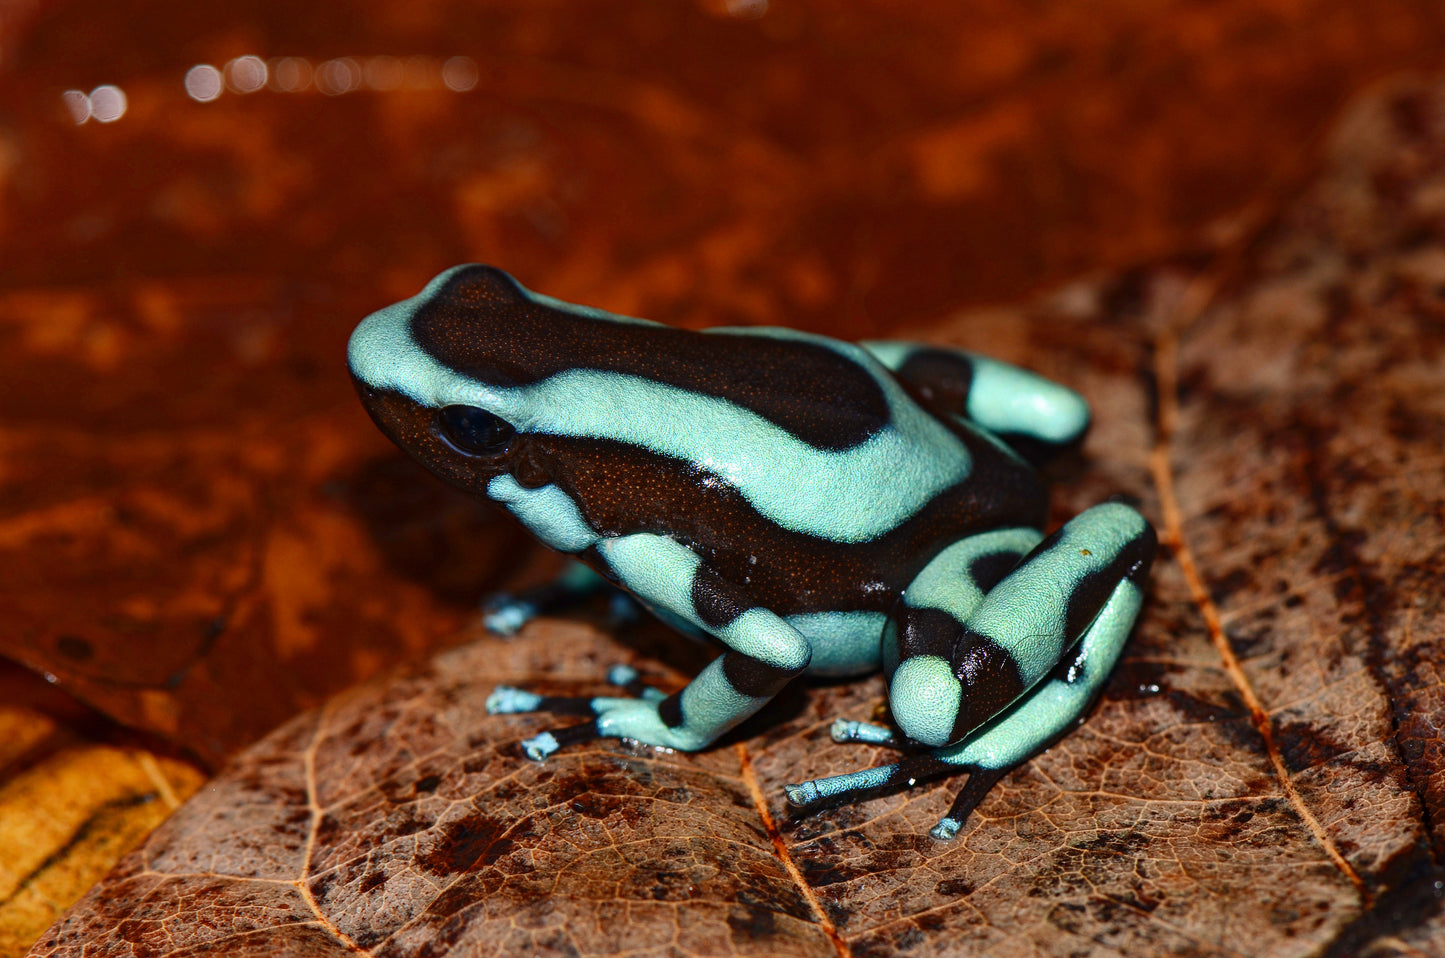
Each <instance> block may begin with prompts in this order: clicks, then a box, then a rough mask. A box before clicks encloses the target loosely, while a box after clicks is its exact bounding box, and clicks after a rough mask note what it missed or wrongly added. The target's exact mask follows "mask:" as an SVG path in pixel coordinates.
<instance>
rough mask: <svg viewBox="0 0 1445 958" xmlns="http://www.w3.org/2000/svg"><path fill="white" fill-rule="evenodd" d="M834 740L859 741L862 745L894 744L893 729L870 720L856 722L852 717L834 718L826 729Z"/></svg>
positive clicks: (895, 743) (895, 742)
mask: <svg viewBox="0 0 1445 958" xmlns="http://www.w3.org/2000/svg"><path fill="white" fill-rule="evenodd" d="M828 731H829V734H831V735H832V736H833V741H835V742H861V743H862V744H864V745H888V746H896V745H897V741H896V738H895V736H894V733H893V730H892V729H891V728H888V727H887V726H884V725H874V724H872V723H871V722H856V721H854V720H853V719H844V718H839V719H834V720H833V725H832V726H831V727H830V728H829V729H828Z"/></svg>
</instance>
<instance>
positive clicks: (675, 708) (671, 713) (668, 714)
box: [657, 691, 686, 728]
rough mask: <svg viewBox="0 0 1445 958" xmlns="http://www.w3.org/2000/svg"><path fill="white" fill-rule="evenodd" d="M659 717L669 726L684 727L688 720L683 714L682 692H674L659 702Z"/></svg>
mask: <svg viewBox="0 0 1445 958" xmlns="http://www.w3.org/2000/svg"><path fill="white" fill-rule="evenodd" d="M657 717H658V718H660V719H662V724H663V725H666V726H667V727H668V728H682V723H683V722H685V721H686V719H685V718H683V715H682V692H680V691H679V692H674V693H672V694H671V695H669V696H668V697H667V698H665V699H663V700H662V701H661V702H658V703H657Z"/></svg>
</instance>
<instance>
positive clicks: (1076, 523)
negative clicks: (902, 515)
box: [786, 504, 1155, 840]
mask: <svg viewBox="0 0 1445 958" xmlns="http://www.w3.org/2000/svg"><path fill="white" fill-rule="evenodd" d="M1154 549H1155V537H1154V531H1153V529H1151V528H1150V527H1149V524H1148V523H1146V522H1145V521H1144V519H1143V518H1142V517H1141V516H1139V514H1138V513H1137V512H1135V511H1134V510H1133V509H1130V508H1128V507H1127V506H1123V505H1120V504H1108V505H1103V506H1096V507H1095V508H1093V509H1090V510H1088V511H1087V512H1085V513H1083V514H1081V515H1079V516H1077V517H1076V518H1075V519H1074V520H1073V521H1071V522H1069V523H1068V524H1067V525H1065V526H1064V527H1063V528H1062V529H1060V530H1059V531H1058V532H1056V533H1054V534H1053V535H1052V536H1050V537H1049V538H1048V539H1045V540H1044V541H1043V542H1041V543H1040V544H1039V545H1038V546H1037V547H1036V548H1035V549H1034V550H1033V551H1032V552H1031V553H1029V555H1028V556H1027V557H1026V558H1025V559H1024V561H1023V562H1021V563H1020V564H1019V566H1018V568H1017V569H1015V570H1014V571H1013V572H1012V573H1010V574H1009V575H1008V576H1007V577H1005V578H1004V579H1003V580H1002V581H1001V582H999V584H998V585H997V586H995V587H994V588H993V589H991V590H990V591H989V593H988V595H987V596H986V597H985V599H984V601H983V602H982V603H980V604H979V605H978V607H977V608H976V609H974V610H973V611H972V612H970V613H969V614H968V616H967V617H966V619H964V620H962V621H957V622H955V629H956V635H955V638H954V641H953V643H952V651H951V653H950V656H949V658H948V659H944V658H943V657H942V656H939V655H938V654H936V653H928V654H919V655H914V656H912V657H910V658H906V659H904V661H903V662H901V663H900V664H899V666H898V669H897V670H896V671H895V673H894V677H893V683H892V685H891V687H890V689H889V698H890V703H891V705H892V709H893V714H894V718H895V720H896V721H898V723H899V726H900V728H901V729H902V730H903V731H904V733H906V738H899V737H898V736H895V735H893V733H891V731H890V730H888V729H883V728H880V727H878V726H873V725H868V724H865V723H860V722H837V723H835V724H834V728H833V735H834V738H835V739H838V740H840V741H858V742H868V743H871V744H877V745H893V746H903V747H908V746H912V747H917V746H918V745H920V744H921V745H928V746H933V748H931V750H929V751H924V752H917V753H915V754H913V755H909V756H907V757H905V758H904V759H903V760H901V761H899V762H896V763H894V764H891V765H885V766H882V767H879V768H871V769H863V770H861V771H858V772H852V773H849V774H846V775H837V776H833V777H831V778H823V779H814V780H812V781H809V782H803V783H802V784H800V785H789V786H787V789H786V790H787V794H788V800H789V802H790V803H791V804H792V805H793V806H794V807H795V808H798V809H800V810H808V809H811V808H816V807H820V806H823V805H832V804H839V803H842V802H848V801H854V800H857V799H859V798H862V797H864V796H866V795H868V794H872V793H874V792H876V791H878V790H880V789H885V788H888V787H889V786H895V785H898V784H900V783H905V782H909V783H911V782H913V781H922V780H927V779H930V778H937V777H939V776H941V775H945V774H949V773H952V772H958V771H966V772H968V773H969V781H968V785H967V786H966V787H965V788H964V789H963V791H962V792H961V793H960V794H959V796H958V798H957V800H956V801H955V802H954V804H953V807H952V808H951V809H950V811H949V813H948V815H947V816H945V817H944V818H943V820H942V821H940V822H939V823H938V826H937V827H935V828H934V830H933V835H934V837H935V838H939V839H944V840H946V839H949V838H952V837H953V836H954V834H956V833H957V831H958V829H959V827H960V826H961V824H962V823H963V821H964V820H965V819H966V818H967V817H968V814H969V813H970V812H971V811H972V810H973V808H974V806H976V805H977V804H978V803H979V802H980V801H982V799H983V797H984V796H985V795H986V794H987V793H988V791H989V789H990V788H992V787H993V785H994V783H996V782H997V781H998V780H999V779H1000V778H1002V777H1003V776H1004V775H1005V774H1007V773H1008V772H1009V771H1010V770H1011V769H1013V768H1015V767H1017V766H1018V765H1020V764H1022V763H1023V762H1024V761H1026V760H1027V759H1028V758H1029V757H1031V756H1032V755H1034V754H1036V753H1037V752H1039V751H1040V750H1042V749H1043V748H1044V747H1046V746H1047V745H1048V744H1049V743H1050V742H1052V741H1053V740H1054V739H1055V738H1057V737H1058V736H1059V735H1061V734H1063V733H1064V732H1065V731H1067V730H1068V729H1069V728H1070V727H1072V725H1073V724H1074V723H1075V722H1076V721H1077V720H1078V719H1079V718H1080V717H1081V716H1082V715H1083V714H1084V712H1085V711H1087V710H1088V708H1089V705H1090V704H1091V703H1092V702H1093V700H1094V698H1095V696H1096V695H1097V694H1098V693H1099V691H1100V690H1101V689H1102V688H1103V687H1104V683H1105V682H1106V681H1107V680H1108V677H1109V673H1110V672H1111V671H1112V670H1113V668H1114V665H1115V663H1116V662H1117V661H1118V659H1119V655H1120V653H1121V652H1122V651H1123V648H1124V642H1125V640H1126V639H1127V638H1128V635H1129V631H1130V629H1131V628H1132V626H1133V624H1134V619H1135V617H1136V616H1137V615H1138V612H1139V608H1140V606H1141V605H1142V603H1143V591H1142V586H1143V582H1144V579H1145V577H1146V576H1147V574H1148V569H1149V564H1150V562H1151V561H1152V559H1153V555H1154ZM925 571H927V570H925ZM906 602H907V598H906V596H905V603H906ZM911 614H913V610H910V609H908V608H905V609H904V610H903V611H902V612H901V614H900V618H902V619H903V620H904V621H903V622H902V623H901V626H900V627H902V628H904V629H906V627H907V625H908V622H907V620H908V618H909V616H910V615H911ZM935 624H936V617H935ZM981 667H982V668H981ZM979 676H984V677H986V679H987V681H986V682H984V683H979V682H978V681H976V679H977V677H979ZM1009 694H1012V695H1015V696H1019V697H1017V698H1016V699H1015V700H1014V701H1013V704H1011V705H1010V704H1008V699H1007V698H1006V696H1008V695H1009ZM971 697H972V698H982V699H985V700H987V699H989V698H993V700H994V701H997V700H998V699H999V698H1000V697H1004V704H1005V706H1006V707H1005V708H1004V710H1003V711H1002V712H1001V713H999V714H998V715H997V717H993V718H991V719H990V717H989V716H982V719H983V724H982V725H980V716H981V715H982V713H981V711H980V710H979V709H978V708H976V707H974V703H971V702H970V701H969V699H970V698H971ZM940 739H941V740H942V741H940Z"/></svg>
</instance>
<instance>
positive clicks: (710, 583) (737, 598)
mask: <svg viewBox="0 0 1445 958" xmlns="http://www.w3.org/2000/svg"><path fill="white" fill-rule="evenodd" d="M752 606H753V604H752V603H751V602H749V601H748V599H747V597H746V596H745V595H743V594H742V593H741V592H740V591H739V590H738V589H737V588H736V587H735V586H733V584H732V583H731V582H727V581H726V580H724V579H723V578H722V577H721V576H719V575H718V574H717V573H716V572H714V571H712V569H710V568H708V567H707V566H705V565H702V566H698V568H697V571H696V572H695V573H693V577H692V607H693V609H694V610H696V612H697V616H698V618H700V619H702V621H703V623H704V624H705V625H707V626H709V627H711V628H714V629H716V628H721V627H722V626H725V625H727V624H728V623H729V622H732V621H733V620H735V619H737V618H738V616H740V615H742V614H743V613H744V612H746V611H747V610H748V609H750V608H752Z"/></svg>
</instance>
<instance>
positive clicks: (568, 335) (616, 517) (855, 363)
mask: <svg viewBox="0 0 1445 958" xmlns="http://www.w3.org/2000/svg"><path fill="white" fill-rule="evenodd" d="M348 358H349V361H350V365H351V372H352V376H353V378H354V380H355V382H356V386H357V390H358V392H359V393H360V395H361V398H362V402H363V403H364V404H365V406H366V409H367V411H368V412H369V413H370V414H371V416H372V418H373V419H374V420H375V421H376V423H377V425H378V426H380V427H381V429H382V431H383V432H385V433H386V435H387V436H389V437H390V438H391V439H392V440H393V441H395V442H396V443H397V444H398V445H399V446H401V447H402V448H403V449H405V450H406V451H407V452H408V453H410V454H411V455H412V456H414V457H415V458H416V459H417V460H418V461H420V462H421V463H422V464H423V465H424V466H426V467H427V468H428V469H430V470H431V471H432V472H434V473H436V474H437V475H438V476H440V477H441V478H442V479H444V480H446V481H448V482H450V483H452V484H454V485H456V486H459V487H460V488H462V489H465V490H467V491H469V492H472V493H474V494H476V495H479V496H485V497H487V498H489V499H492V500H493V501H495V502H498V503H500V504H501V505H502V506H504V507H505V508H506V509H508V510H509V511H511V512H512V513H513V514H514V515H515V516H516V517H517V518H518V519H519V520H520V521H521V522H522V523H523V524H524V525H526V526H527V527H528V528H529V529H530V530H531V531H532V532H533V533H534V534H535V535H536V536H537V538H539V539H541V540H542V541H543V542H544V543H546V544H547V545H549V546H551V547H552V548H554V549H558V550H560V551H562V552H564V553H568V554H570V555H572V556H574V557H576V558H577V559H578V560H580V562H581V563H582V564H584V565H585V566H587V567H589V568H590V569H591V570H594V571H595V573H597V574H600V576H601V577H603V578H605V579H606V580H607V581H608V582H611V583H614V584H615V585H617V586H620V587H621V588H622V589H624V590H626V591H627V592H628V593H630V594H631V595H632V596H634V597H635V598H636V599H637V600H639V601H640V602H641V603H642V604H643V605H644V606H646V607H647V608H649V609H650V610H652V611H653V612H654V613H656V614H657V615H658V616H659V617H660V618H662V619H663V620H665V621H666V622H668V623H669V624H672V625H674V626H676V627H677V628H679V629H680V630H682V631H684V632H687V633H689V634H693V635H703V636H709V637H711V638H712V639H715V640H717V641H718V642H720V643H721V644H722V645H723V646H725V648H726V651H725V652H724V653H723V654H722V655H721V656H719V657H718V658H717V659H715V660H714V661H713V662H712V663H711V664H710V665H708V666H707V667H706V668H705V669H703V671H702V672H701V673H700V674H699V675H698V676H697V678H695V679H694V680H693V681H692V682H691V683H690V684H689V685H688V686H687V687H686V688H684V689H683V690H682V691H681V692H678V693H676V694H674V695H663V694H662V693H660V692H657V691H655V690H652V689H648V688H646V687H645V686H643V685H642V684H641V683H640V682H639V681H638V680H637V676H636V673H635V672H633V671H632V670H631V669H629V668H626V667H619V668H615V669H613V670H612V672H611V673H610V674H609V678H610V679H611V681H612V682H613V683H614V684H617V685H621V686H623V688H624V690H625V691H626V692H627V693H628V695H626V696H622V697H616V698H594V699H580V700H579V699H561V698H552V697H543V696H539V695H535V694H533V693H530V692H526V691H523V690H520V689H513V688H506V687H503V688H499V689H497V690H496V691H495V692H494V693H493V694H492V696H491V697H490V698H489V700H488V708H489V710H491V711H492V712H494V713H506V712H526V711H551V712H561V713H566V714H582V715H585V716H587V717H589V719H590V720H589V721H588V722H586V723H584V724H583V725H580V726H573V727H570V728H566V729H555V730H552V731H550V732H543V733H542V734H540V735H538V736H536V737H534V738H532V739H529V740H527V741H526V742H524V743H523V747H524V751H525V752H526V753H527V754H528V755H529V756H530V757H532V758H534V759H537V760H543V759H545V758H546V757H547V756H548V755H550V754H551V753H552V752H553V751H555V750H556V749H557V748H560V747H562V746H565V745H568V744H572V743H575V742H580V741H585V740H587V739H592V738H597V737H599V736H611V737H619V738H626V739H632V740H636V741H638V742H643V743H647V744H651V745H655V746H662V747H667V748H675V749H685V750H695V749H700V748H705V747H706V746H708V745H709V744H711V743H712V742H714V741H715V740H716V739H717V738H718V737H719V736H721V735H723V734H724V733H726V732H727V731H728V730H729V729H731V728H733V727H734V726H736V725H737V724H738V723H739V722H741V721H743V720H744V719H746V718H747V717H748V716H750V715H752V714H754V713H755V712H757V711H758V709H760V708H762V707H763V705H764V704H766V703H767V702H768V700H770V699H771V698H772V697H773V696H774V695H776V694H777V693H778V692H779V690H781V689H782V688H783V686H784V685H786V684H787V683H788V682H789V681H791V680H792V679H794V678H796V677H797V676H799V675H803V674H810V675H823V676H845V675H856V674H862V673H865V672H868V671H871V670H873V669H877V668H880V667H881V668H883V669H884V671H885V672H886V673H887V675H888V678H889V683H890V688H889V701H890V705H891V708H892V712H893V717H894V720H895V721H896V722H897V724H898V732H897V733H894V732H892V731H890V730H888V729H884V728H880V727H877V726H870V725H864V724H862V723H858V722H846V721H840V722H838V723H836V724H835V726H834V729H833V734H834V737H835V738H836V739H838V740H840V741H864V742H870V743H874V744H885V745H891V746H896V747H898V748H900V749H904V750H906V751H907V752H908V753H909V754H907V755H906V756H905V757H904V758H903V759H902V761H900V762H899V763H897V764H894V765H889V766H885V767H883V768H878V769H869V770H865V771H862V772H857V773H853V774H851V775H843V776H837V777H835V778H828V779H816V780H813V781H809V782H804V783H802V784H801V785H790V786H788V789H787V790H788V797H789V800H790V801H791V802H792V803H793V804H794V806H796V807H798V808H801V809H810V808H813V807H817V806H821V805H825V804H835V803H838V802H843V801H850V800H854V799H857V798H859V797H862V796H864V795H867V794H870V793H872V792H874V791H876V790H878V789H882V788H887V787H889V786H894V785H895V784H902V783H910V782H912V781H915V780H921V779H925V778H930V777H938V776H939V775H942V774H947V773H950V772H957V771H966V772H968V773H970V778H969V782H968V786H967V787H966V788H965V789H964V791H963V793H962V794H961V795H960V796H959V799H958V801H957V802H956V803H955V804H954V807H953V809H952V810H951V811H950V813H949V815H948V817H946V818H945V819H944V820H943V821H942V822H940V823H939V825H938V827H937V828H935V829H934V832H933V833H934V835H935V836H937V837H939V838H951V837H952V836H953V834H954V833H956V832H957V830H958V828H959V827H960V825H961V823H962V822H963V821H964V820H965V819H966V818H967V816H968V814H969V812H970V811H971V810H972V808H973V807H974V806H975V805H976V804H977V803H978V802H979V801H980V800H982V798H983V796H984V795H985V794H986V793H987V791H988V789H989V788H990V787H991V786H992V784H993V783H994V782H995V781H997V780H998V778H1000V777H1001V776H1002V775H1003V774H1005V773H1006V772H1007V771H1008V770H1009V769H1011V768H1013V767H1015V766H1016V765H1018V764H1019V763H1021V762H1023V761H1025V760H1026V759H1027V758H1028V757H1029V756H1031V755H1032V754H1034V753H1035V752H1037V751H1038V750H1039V749H1041V748H1043V747H1044V746H1046V745H1047V744H1048V743H1049V742H1050V741H1052V740H1053V739H1054V738H1056V737H1057V736H1059V735H1060V734H1062V733H1063V732H1064V731H1066V730H1067V729H1068V728H1069V727H1070V726H1071V725H1072V724H1073V723H1074V722H1075V721H1076V720H1078V719H1079V718H1080V716H1082V715H1083V713H1084V712H1085V711H1086V710H1087V709H1088V707H1089V705H1090V703H1091V702H1092V700H1093V698H1094V697H1095V695H1096V694H1097V693H1098V691H1099V690H1100V688H1102V686H1103V683H1104V682H1105V680H1106V679H1107V677H1108V675H1109V672H1110V670H1111V669H1112V668H1113V666H1114V663H1115V662H1116V661H1117V659H1118V657H1119V653H1120V651H1121V650H1122V648H1123V645H1124V641H1125V639H1126V638H1127V636H1128V634H1129V630H1130V628H1131V626H1132V625H1133V622H1134V619H1135V616H1136V615H1137V613H1138V610H1139V607H1140V604H1141V603H1142V601H1143V593H1142V591H1141V589H1142V585H1143V582H1144V579H1145V577H1146V576H1147V573H1148V568H1149V564H1150V561H1151V560H1152V558H1153V554H1154V548H1155V538H1154V532H1153V530H1152V529H1151V528H1150V527H1149V525H1148V523H1146V522H1145V521H1144V519H1143V518H1142V517H1140V516H1139V514H1138V513H1137V512H1135V511H1134V510H1133V509H1130V508H1129V507H1128V506H1125V505H1122V504H1118V503H1109V504H1105V505H1100V506H1096V507H1094V508H1092V509H1089V510H1088V511H1086V512H1084V513H1082V514H1081V515H1079V516H1077V517H1076V518H1074V519H1073V520H1072V521H1070V522H1069V523H1067V524H1066V525H1065V526H1064V527H1063V528H1062V529H1060V530H1058V531H1057V532H1055V533H1054V534H1052V535H1050V536H1049V537H1047V538H1044V536H1043V534H1042V532H1041V527H1042V525H1043V523H1044V521H1045V518H1046V515H1047V510H1048V498H1047V491H1046V490H1045V488H1044V486H1043V483H1042V481H1041V480H1040V479H1039V477H1038V475H1037V474H1036V473H1035V471H1034V469H1033V468H1032V467H1031V466H1030V465H1029V464H1028V463H1027V462H1025V461H1024V459H1023V458H1022V457H1021V456H1019V455H1018V454H1017V453H1016V452H1015V451H1014V449H1013V448H1011V445H1010V444H1013V445H1017V446H1020V447H1027V448H1028V449H1029V450H1030V452H1031V454H1033V455H1038V454H1039V451H1040V450H1043V451H1045V452H1047V451H1048V450H1050V449H1059V448H1062V447H1065V446H1068V445H1070V444H1072V443H1075V442H1077V441H1078V439H1079V438H1080V436H1081V435H1082V434H1083V432H1084V430H1085V429H1086V428H1087V426H1088V422H1089V414H1088V407H1087V406H1086V404H1085V403H1084V400H1083V399H1082V398H1081V397H1080V396H1078V395H1077V394H1076V393H1074V392H1072V391H1070V390H1068V389H1066V388H1064V387H1062V386H1059V385H1057V384H1055V383H1052V382H1050V381H1048V380H1046V379H1043V378H1041V377H1039V376H1036V375H1034V374H1032V373H1029V372H1026V371H1024V370H1022V369H1018V368H1016V367H1013V366H1009V365H1006V364H1004V363H999V362H996V361H994V360H989V359H985V358H983V357H979V356H973V355H970V354H966V353H961V352H955V351H951V350H945V349H936V348H930V347H923V346H918V345H913V344H909V343H897V342H880V343H865V344H861V345H858V344H853V343H845V342H839V341H837V340H833V339H828V338H826V337H823V336H816V335H810V334H807V333H802V332H795V331H792V330H786V329H757V328H748V329H710V330H707V331H705V332H692V331H687V330H681V329H672V328H669V327H666V326H661V325H658V324H655V323H649V322H647V321H645V320H638V319H631V318H627V317H621V316H615V315H612V314H609V313H604V312H602V311H600V310H595V309H589V308H585V307H580V306H573V305H569V304H566V303H562V302H560V301H558V300H554V299H551V298H550V297H546V296H541V295H539V294H536V293H532V292H529V291H527V290H526V289H523V288H522V287H521V286H520V285H519V284H518V283H517V282H516V281H515V280H513V279H512V278H511V277H510V276H508V275H507V274H506V273H503V272H502V271H500V270H498V269H495V268H492V267H487V266H475V265H473V266H459V267H456V268H454V269H451V270H448V271H447V272H445V273H443V274H441V275H440V276H438V277H437V278H436V279H434V280H432V282H431V283H430V284H428V285H427V287H426V288H425V289H424V290H423V291H422V292H421V293H420V294H418V295H417V296H415V297H413V298H411V299H408V300H405V301H403V302H401V303H397V304H395V305H393V306H390V307H388V308H386V309H383V310H381V311H380V312H377V313H374V314H372V315H371V316H369V317H367V318H366V319H365V320H364V321H363V322H362V323H361V325H360V326H358V327H357V329H356V331H355V333H353V334H352V337H351V344H350V349H349V357H348ZM599 584H601V583H600V580H598V579H597V578H596V576H585V575H578V574H576V573H573V574H570V576H569V579H568V581H566V582H562V583H559V584H557V585H554V586H552V587H548V588H546V589H544V590H540V591H536V592H533V593H531V594H529V595H526V596H522V597H516V598H511V599H504V600H503V601H501V602H499V603H495V604H493V606H491V607H490V609H489V611H488V622H489V624H490V625H491V626H492V627H493V628H494V629H495V630H496V631H500V632H511V631H515V630H516V629H517V628H519V627H520V626H521V625H522V624H523V623H524V622H525V621H526V620H527V619H528V618H529V617H530V616H532V615H535V614H538V613H540V612H542V611H546V610H547V609H549V608H554V607H557V606H560V605H562V604H564V603H565V602H567V601H569V600H570V599H572V598H575V597H577V596H581V595H584V594H587V593H589V592H594V591H596V590H597V588H598V586H599Z"/></svg>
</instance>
